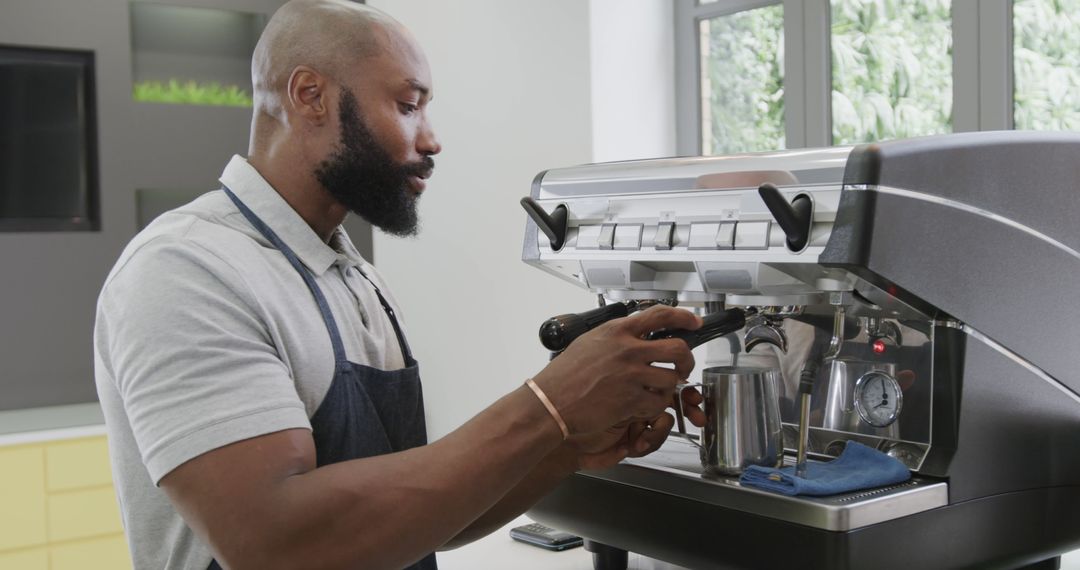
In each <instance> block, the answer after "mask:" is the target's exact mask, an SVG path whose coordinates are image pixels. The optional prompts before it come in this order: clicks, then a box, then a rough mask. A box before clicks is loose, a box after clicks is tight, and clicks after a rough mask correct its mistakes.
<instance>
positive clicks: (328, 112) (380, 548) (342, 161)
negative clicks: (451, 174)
mask: <svg viewBox="0 0 1080 570" xmlns="http://www.w3.org/2000/svg"><path fill="white" fill-rule="evenodd" d="M252 68H253V78H254V87H255V116H254V119H253V122H252V132H251V142H250V148H249V156H248V158H247V159H246V160H245V159H243V158H241V157H234V158H233V159H232V161H231V162H230V163H229V165H228V166H227V167H226V169H225V172H224V173H223V175H222V178H221V181H222V184H223V186H224V187H223V189H222V190H221V191H217V192H211V193H209V194H206V195H204V196H203V197H201V198H199V199H198V200H196V201H195V202H193V203H191V204H189V205H187V206H185V207H183V208H180V209H178V210H174V211H173V212H170V213H168V214H165V215H163V216H161V217H160V218H159V219H158V220H156V221H155V222H154V223H153V224H151V226H150V227H148V228H147V229H146V230H145V231H143V232H142V233H140V234H139V235H138V236H137V237H136V238H135V239H134V240H133V241H132V242H131V244H129V246H128V247H127V248H126V249H125V251H124V253H123V254H122V255H121V257H120V259H119V261H118V262H117V264H116V266H115V267H114V268H113V271H112V272H111V273H110V275H109V277H108V279H107V280H106V283H105V286H104V288H103V290H102V293H101V297H100V299H99V305H98V314H97V322H96V325H95V360H96V376H97V385H98V392H99V395H100V397H101V402H102V408H103V409H104V411H105V415H106V421H107V424H108V428H109V435H110V438H109V439H110V448H111V454H112V460H113V467H114V477H115V480H116V485H117V490H118V494H119V498H120V503H121V507H122V511H123V517H124V523H125V529H126V532H127V536H128V540H129V544H130V547H131V551H132V556H133V558H134V562H135V565H136V567H137V568H170V569H172V568H184V569H198V570H203V569H206V568H219V567H228V568H258V569H272V568H289V569H298V568H304V569H307V568H366V569H375V568H392V569H397V568H403V567H411V568H420V569H428V568H435V560H434V556H433V555H432V554H431V553H432V552H433V551H435V550H438V549H441V548H452V547H454V546H457V545H460V544H464V543H466V542H468V541H470V540H473V539H475V538H478V537H480V536H483V535H484V534H486V533H488V532H490V531H491V530H494V529H496V528H498V527H499V526H501V525H503V524H505V522H507V521H508V520H510V519H512V518H513V517H515V516H517V515H518V514H519V513H521V512H522V511H523V510H525V509H526V508H528V507H529V506H530V505H531V504H532V503H533V502H535V501H536V500H537V499H538V498H539V497H541V496H542V495H543V494H544V493H546V492H547V491H549V490H550V489H551V488H552V487H553V486H554V485H555V484H557V483H558V482H559V481H560V480H562V479H563V478H565V477H566V476H568V475H569V474H571V473H573V472H574V471H576V470H578V469H581V468H602V467H606V466H610V465H613V464H615V463H617V462H618V461H620V460H621V459H622V458H624V457H626V456H628V455H642V454H645V453H648V452H651V451H652V450H653V449H655V448H656V447H657V446H659V445H660V443H661V442H662V441H663V439H664V438H665V437H666V435H667V433H668V431H669V430H670V429H671V424H672V419H671V416H670V415H668V414H666V413H665V412H664V409H665V407H666V406H667V404H668V403H669V402H670V401H671V395H672V393H673V389H674V387H675V385H676V384H677V383H678V382H680V381H682V380H683V379H684V378H685V377H686V375H687V374H689V372H690V370H691V369H692V367H693V358H692V356H691V354H690V352H689V350H688V349H687V347H686V345H685V344H684V343H683V342H682V341H679V340H667V341H653V342H649V341H644V340H642V336H643V335H644V334H645V333H647V332H649V331H651V330H656V329H662V328H696V327H697V326H699V325H700V319H698V318H697V317H695V316H693V315H692V314H691V313H689V312H686V311H681V310H676V309H670V308H658V309H654V310H650V311H646V312H643V313H642V314H640V315H636V316H633V317H630V318H627V319H621V320H619V321H614V322H612V323H609V324H607V325H605V326H602V327H598V328H597V329H596V330H595V331H593V332H591V333H590V334H587V335H584V336H582V337H581V338H580V339H578V340H577V341H576V342H575V343H574V344H573V345H572V346H571V347H570V348H569V349H568V350H567V351H566V352H565V353H564V354H563V355H561V356H560V357H559V358H557V359H555V360H554V361H553V362H552V363H551V364H549V365H548V366H547V367H546V368H545V369H544V370H542V371H541V372H540V373H539V374H537V375H536V376H535V377H534V378H533V379H531V380H530V381H529V385H528V386H524V385H523V386H522V387H521V388H519V389H517V390H515V391H513V392H511V393H510V394H507V395H506V396H505V397H503V398H502V399H500V400H499V401H497V402H496V403H495V404H493V405H492V406H491V407H489V408H487V409H486V410H484V411H483V412H481V413H480V414H479V415H477V416H476V417H475V418H473V419H472V420H470V421H469V422H467V423H466V424H465V425H463V426H462V427H461V428H459V429H458V430H456V431H454V432H453V433H451V434H449V435H447V436H446V437H444V438H442V439H440V440H439V441H436V442H434V443H431V444H430V445H427V441H426V434H425V429H424V415H423V414H424V408H423V400H422V395H421V391H420V384H419V377H418V372H417V370H418V368H417V365H416V362H415V360H414V359H413V358H412V355H411V352H410V350H409V347H408V343H407V340H406V338H405V335H404V333H403V331H402V328H401V324H400V322H399V321H398V319H397V317H396V312H395V310H394V306H395V305H394V302H393V299H392V298H391V297H390V295H389V294H388V292H387V288H386V285H385V283H383V281H382V280H381V279H380V278H379V276H378V274H377V273H376V272H375V270H374V268H372V267H371V266H370V265H369V264H368V263H366V262H365V261H364V260H363V259H362V258H361V257H360V256H359V254H358V253H357V252H356V250H355V248H354V247H353V246H352V244H351V242H350V241H349V239H348V236H347V235H345V233H344V231H343V230H342V229H341V228H340V227H339V226H340V224H341V222H342V220H343V219H344V218H345V215H346V214H347V213H348V212H349V211H352V212H355V213H357V214H358V215H360V216H362V217H364V218H365V219H367V220H368V221H370V222H371V223H373V224H374V225H376V226H378V227H380V228H381V229H383V230H384V231H387V232H390V233H394V234H398V235H410V234H413V233H415V231H416V226H417V222H416V200H417V199H418V197H419V196H420V194H421V193H422V192H423V190H424V186H425V179H426V178H428V176H430V174H431V172H432V169H433V167H434V163H433V160H432V158H431V157H432V156H434V155H435V154H437V153H438V152H439V150H440V147H439V143H438V142H437V140H436V138H435V135H434V133H433V131H432V129H431V126H430V124H429V122H428V120H427V115H426V109H427V105H428V103H429V102H430V101H431V96H432V86H431V79H430V74H429V71H428V66H427V62H426V60H425V58H424V55H423V53H422V52H421V51H420V49H419V48H418V47H417V45H416V42H415V41H414V39H413V38H412V37H411V35H410V34H409V33H408V32H407V31H406V30H405V29H404V28H402V27H401V26H400V24H398V23H397V22H395V21H393V20H392V19H390V18H389V17H387V16H386V15H384V14H382V13H380V12H378V11H375V10H372V9H370V8H367V7H364V6H362V5H358V4H354V3H350V2H346V1H344V0H297V1H294V2H290V3H288V4H286V5H285V6H284V7H282V8H281V9H280V10H279V11H278V13H277V14H275V16H274V17H273V19H272V20H271V21H270V22H269V24H268V25H267V28H266V30H265V32H264V33H263V36H262V38H261V39H260V41H259V44H258V46H257V47H256V50H255V55H254V60H253V66H252ZM656 362H661V363H671V364H673V367H672V368H665V367H658V366H652V363H656ZM687 392H689V391H687ZM692 419H693V420H694V421H696V422H698V423H700V420H701V418H700V416H698V415H695V416H693V418H692Z"/></svg>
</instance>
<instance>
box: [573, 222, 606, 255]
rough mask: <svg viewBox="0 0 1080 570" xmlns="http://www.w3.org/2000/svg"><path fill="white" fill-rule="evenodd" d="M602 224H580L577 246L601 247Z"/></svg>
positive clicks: (584, 247) (583, 247) (580, 247)
mask: <svg viewBox="0 0 1080 570" xmlns="http://www.w3.org/2000/svg"><path fill="white" fill-rule="evenodd" d="M599 240H600V226H595V225H593V226H578V234H577V246H576V247H577V248H578V249H600V241H599Z"/></svg>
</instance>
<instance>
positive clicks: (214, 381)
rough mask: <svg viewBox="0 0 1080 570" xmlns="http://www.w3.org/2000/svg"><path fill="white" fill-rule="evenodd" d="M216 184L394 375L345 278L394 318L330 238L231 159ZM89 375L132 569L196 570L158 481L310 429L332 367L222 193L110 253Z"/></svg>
mask: <svg viewBox="0 0 1080 570" xmlns="http://www.w3.org/2000/svg"><path fill="white" fill-rule="evenodd" d="M221 182H222V184H224V185H226V186H228V187H229V188H230V189H231V190H232V191H233V192H234V193H235V194H236V195H237V196H238V197H240V199H241V200H242V201H243V202H244V203H245V204H247V206H248V207H249V208H251V210H252V211H254V212H255V214H256V215H258V216H259V217H260V218H261V219H262V220H263V221H264V222H266V224H267V225H269V226H270V228H271V229H273V230H274V231H275V232H276V233H277V234H278V235H279V236H280V237H281V239H282V240H283V241H284V242H285V243H286V244H287V245H288V246H289V247H290V248H292V249H293V250H294V251H295V252H296V255H297V257H299V258H300V261H301V262H302V263H303V264H304V265H306V266H307V268H308V269H310V270H311V272H312V273H313V274H314V275H315V281H316V282H317V283H318V285H319V287H320V288H321V289H322V290H323V292H324V294H325V295H326V299H327V301H328V302H329V304H330V308H331V310H332V311H333V313H334V317H335V319H336V320H337V324H338V328H339V329H340V331H341V336H342V340H343V342H344V343H345V351H346V355H347V356H348V358H349V360H351V361H353V362H356V363H359V364H366V365H368V366H372V367H375V368H380V369H383V370H395V369H398V368H402V367H404V359H403V357H402V353H401V349H400V348H399V347H398V342H397V337H396V336H395V334H394V329H393V325H391V323H390V321H389V319H388V318H387V316H386V313H385V312H384V310H383V308H382V305H380V303H379V300H378V297H376V295H375V292H374V290H373V289H372V287H371V285H370V284H369V283H368V282H367V280H365V279H364V277H363V276H362V275H360V273H359V272H358V271H363V272H364V274H366V275H367V276H368V277H370V278H371V279H372V280H373V281H375V283H376V284H377V286H378V287H379V289H380V290H381V291H382V292H383V293H384V294H385V295H386V296H387V298H388V301H389V302H390V303H391V305H392V306H393V308H394V310H395V312H396V313H397V314H398V315H401V311H400V310H398V307H397V305H396V304H395V303H394V301H393V298H392V297H391V296H390V295H389V294H388V291H387V287H386V285H385V283H383V282H382V280H381V279H380V278H379V276H378V274H377V273H376V272H375V270H374V268H373V267H372V266H371V265H370V264H368V263H367V262H366V261H364V259H363V258H361V257H360V254H359V253H358V252H357V251H356V248H355V247H354V246H353V244H352V242H351V241H350V240H349V237H348V235H346V234H345V232H344V230H342V229H341V228H338V229H337V230H336V232H335V235H334V237H333V238H332V239H331V240H330V244H327V243H324V242H323V241H322V240H321V239H320V238H319V237H318V236H317V235H316V234H315V232H314V231H313V230H312V229H311V227H310V226H308V225H307V223H306V222H304V220H303V219H302V218H301V217H300V215H299V214H297V213H296V211H294V210H293V209H292V208H291V207H290V206H289V205H288V203H286V202H285V200H284V199H282V198H281V196H280V195H279V194H278V193H277V192H276V191H274V189H273V188H272V187H271V186H270V185H269V184H268V183H267V182H266V180H265V179H263V178H262V176H260V175H259V173H258V171H256V170H255V169H254V168H253V167H252V166H251V165H250V164H248V162H247V161H246V160H245V159H244V158H242V157H239V156H236V157H233V159H232V160H231V161H230V162H229V164H228V166H227V167H226V168H225V172H224V173H223V174H222V176H221ZM399 318H400V317H399ZM94 364H95V376H96V382H97V391H98V396H99V398H100V399H101V406H102V409H103V410H104V413H105V421H106V424H107V426H108V434H109V450H110V455H111V459H112V467H113V479H114V482H115V484H116V491H117V495H118V497H119V500H120V506H121V513H122V515H123V521H124V529H125V532H126V533H127V538H128V544H129V547H130V548H131V553H132V558H133V560H134V563H135V567H136V568H139V569H141V568H148V569H149V568H153V569H159V568H168V569H181V568H183V569H191V570H195V569H197V570H205V569H206V567H207V565H208V564H209V563H210V560H211V552H210V550H209V548H208V547H207V546H206V545H205V544H203V543H202V542H201V541H200V540H199V539H198V538H196V537H195V536H194V534H193V533H192V531H191V530H190V529H189V528H188V527H187V525H185V524H184V521H183V520H182V519H181V518H180V515H179V514H177V513H176V511H175V510H174V509H173V507H172V505H171V503H169V501H168V498H167V497H166V495H165V494H164V492H163V491H162V490H161V489H159V488H158V487H157V484H158V482H159V481H160V480H161V478H162V477H164V476H165V475H166V474H168V473H169V472H170V471H172V470H173V469H175V468H176V467H178V466H179V465H181V464H182V463H184V462H186V461H188V460H190V459H192V458H194V457H197V456H199V455H201V454H203V453H206V452H208V451H211V450H213V449H216V448H218V447H221V446H224V445H228V444H230V443H234V442H237V441H240V440H243V439H248V438H252V437H256V436H259V435H264V434H268V433H273V432H277V431H281V430H285V429H291V428H304V429H311V425H310V423H309V421H308V419H309V418H310V417H311V416H312V415H314V414H315V411H316V410H317V409H318V407H319V404H320V403H321V402H322V399H323V396H324V395H325V394H326V392H327V390H328V388H329V387H330V381H331V378H332V376H333V372H334V356H333V349H332V347H331V345H330V337H329V334H328V333H327V330H326V326H325V325H324V323H323V321H322V318H321V316H320V314H319V309H318V306H317V305H316V303H315V299H314V297H312V295H311V292H310V291H309V289H308V288H307V286H306V285H305V284H304V281H303V280H302V278H301V277H300V275H299V274H298V273H297V272H296V270H295V269H293V267H292V266H291V265H289V262H288V261H287V260H286V258H285V257H284V256H283V255H282V254H281V253H280V252H279V251H278V250H276V249H274V247H273V246H272V245H271V244H270V243H269V242H267V241H266V240H265V239H264V238H263V237H262V235H260V234H259V232H258V231H256V230H255V228H253V227H252V226H251V225H250V224H249V223H248V221H247V220H246V219H245V218H244V217H243V215H242V214H241V213H240V211H239V210H238V209H237V208H236V206H235V205H234V204H233V203H232V202H231V201H230V200H229V198H228V197H227V196H226V195H225V193H224V192H222V191H220V190H219V191H214V192H210V193H208V194H204V195H203V196H201V197H200V198H198V199H196V200H195V201H194V202H192V203H190V204H188V205H186V206H183V207H181V208H179V209H176V210H173V211H171V212H168V213H166V214H163V215H162V216H160V217H159V218H157V219H156V220H154V222H153V223H151V224H150V225H149V226H148V227H147V228H146V229H145V230H143V231H142V232H140V233H139V234H138V235H137V236H135V238H134V239H133V240H132V241H131V243H130V244H128V246H127V248H126V249H124V252H123V253H122V254H121V255H120V259H119V260H118V261H117V262H116V265H115V266H114V267H113V269H112V271H111V272H110V273H109V276H108V278H107V279H106V281H105V285H104V287H103V289H102V291H101V296H100V297H99V299H98V307H97V319H96V322H95V325H94Z"/></svg>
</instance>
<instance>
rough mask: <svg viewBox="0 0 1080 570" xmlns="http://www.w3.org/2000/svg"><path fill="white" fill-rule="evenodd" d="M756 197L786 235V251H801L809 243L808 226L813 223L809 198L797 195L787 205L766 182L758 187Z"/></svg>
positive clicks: (774, 187)
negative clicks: (763, 203)
mask: <svg viewBox="0 0 1080 570" xmlns="http://www.w3.org/2000/svg"><path fill="white" fill-rule="evenodd" d="M758 195H759V196H761V200H762V201H763V202H765V206H766V207H768V208H769V212H771V213H772V215H773V218H776V223H778V224H780V228H781V229H783V230H784V233H785V234H787V246H788V249H790V250H791V251H802V249H803V248H804V247H806V244H807V242H809V241H810V224H811V222H812V221H813V219H812V218H813V214H814V203H813V202H812V201H811V200H810V196H807V195H806V194H799V195H798V196H796V197H795V199H794V200H792V201H791V203H790V204H789V203H788V201H787V199H785V198H784V195H783V194H781V193H780V190H778V189H777V188H776V186H773V185H772V184H769V183H768V182H766V183H765V184H762V185H761V186H758Z"/></svg>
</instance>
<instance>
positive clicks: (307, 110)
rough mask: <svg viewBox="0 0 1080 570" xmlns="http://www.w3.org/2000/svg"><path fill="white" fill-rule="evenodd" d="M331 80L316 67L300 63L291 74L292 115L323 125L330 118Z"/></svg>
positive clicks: (289, 88) (290, 101)
mask: <svg viewBox="0 0 1080 570" xmlns="http://www.w3.org/2000/svg"><path fill="white" fill-rule="evenodd" d="M328 87H329V82H328V81H327V80H326V77H324V76H323V75H322V74H320V73H319V72H318V71H315V70H314V69H312V68H310V67H308V66H306V65H300V66H297V67H296V69H293V71H292V74H291V75H290V76H289V85H288V94H289V107H291V110H292V113H291V114H292V115H294V116H296V117H298V118H301V119H303V120H305V121H308V122H309V123H311V124H313V125H323V124H325V123H326V122H327V121H328V120H329V112H328V109H329V108H330V105H329V101H328V99H327V96H328V92H327V91H328Z"/></svg>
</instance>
